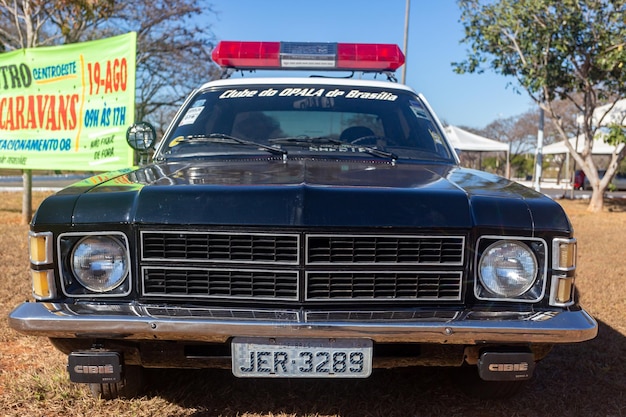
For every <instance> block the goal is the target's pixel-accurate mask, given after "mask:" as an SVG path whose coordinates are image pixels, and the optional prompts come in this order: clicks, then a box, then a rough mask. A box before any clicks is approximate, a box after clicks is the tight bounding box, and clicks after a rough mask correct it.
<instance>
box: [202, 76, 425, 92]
mask: <svg viewBox="0 0 626 417" xmlns="http://www.w3.org/2000/svg"><path fill="white" fill-rule="evenodd" d="M290 84H291V85H301V84H307V85H329V84H330V85H337V86H345V87H373V88H385V89H394V90H404V91H408V92H412V93H415V91H414V90H413V89H412V88H411V87H409V86H407V85H405V84H400V83H395V82H390V81H381V80H370V79H355V78H336V77H259V78H255V77H248V78H243V77H241V78H240V77H237V78H227V79H222V80H214V81H209V82H208V83H206V84H204V85H203V86H202V87H201V89H207V88H211V87H228V86H234V85H239V86H241V85H244V86H245V85H290Z"/></svg>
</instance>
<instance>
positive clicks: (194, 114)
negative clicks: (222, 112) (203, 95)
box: [178, 106, 204, 126]
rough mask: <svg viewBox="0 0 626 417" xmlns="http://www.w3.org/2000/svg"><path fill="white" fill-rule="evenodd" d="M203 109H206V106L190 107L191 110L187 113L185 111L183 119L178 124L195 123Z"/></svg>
mask: <svg viewBox="0 0 626 417" xmlns="http://www.w3.org/2000/svg"><path fill="white" fill-rule="evenodd" d="M202 110H204V106H200V107H192V108H190V109H189V110H187V113H185V116H184V117H183V120H181V121H180V123H179V124H178V125H179V126H184V125H192V124H194V122H195V121H196V119H197V118H198V116H200V113H202Z"/></svg>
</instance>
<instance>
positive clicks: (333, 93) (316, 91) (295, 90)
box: [219, 87, 398, 101]
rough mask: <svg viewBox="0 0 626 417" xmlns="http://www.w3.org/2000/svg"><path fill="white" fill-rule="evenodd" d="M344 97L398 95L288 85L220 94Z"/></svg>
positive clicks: (387, 97) (385, 98) (388, 97)
mask: <svg viewBox="0 0 626 417" xmlns="http://www.w3.org/2000/svg"><path fill="white" fill-rule="evenodd" d="M275 96H278V97H327V98H335V97H344V98H346V99H361V100H379V101H396V99H397V98H398V96H397V95H395V94H392V93H390V92H387V91H380V92H368V91H360V90H347V91H346V90H339V89H336V88H335V89H333V90H329V91H326V89H325V88H299V87H288V88H283V89H282V90H277V89H274V88H268V89H265V90H261V91H259V90H249V89H247V88H244V89H243V90H237V89H234V90H226V91H224V92H223V93H222V94H220V96H219V99H222V100H223V99H233V98H252V97H275Z"/></svg>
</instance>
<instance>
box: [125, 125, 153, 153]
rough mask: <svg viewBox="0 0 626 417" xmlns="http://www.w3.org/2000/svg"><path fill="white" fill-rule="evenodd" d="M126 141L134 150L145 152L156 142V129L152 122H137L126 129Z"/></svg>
mask: <svg viewBox="0 0 626 417" xmlns="http://www.w3.org/2000/svg"><path fill="white" fill-rule="evenodd" d="M126 142H128V144H129V145H130V147H131V148H133V149H134V150H136V151H139V152H145V151H147V150H148V149H150V148H152V146H153V145H154V142H156V130H155V129H154V127H153V126H152V125H151V124H150V123H147V122H139V123H135V124H134V125H132V126H130V127H129V128H128V130H127V131H126Z"/></svg>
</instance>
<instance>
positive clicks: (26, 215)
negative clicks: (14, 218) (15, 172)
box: [22, 169, 33, 224]
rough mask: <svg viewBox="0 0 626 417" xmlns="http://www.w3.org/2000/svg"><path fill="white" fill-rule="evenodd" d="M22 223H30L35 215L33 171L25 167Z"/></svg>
mask: <svg viewBox="0 0 626 417" xmlns="http://www.w3.org/2000/svg"><path fill="white" fill-rule="evenodd" d="M22 185H23V188H24V191H23V194H22V224H29V223H30V219H31V217H32V216H33V171H32V170H30V169H25V170H24V173H23V175H22Z"/></svg>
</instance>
